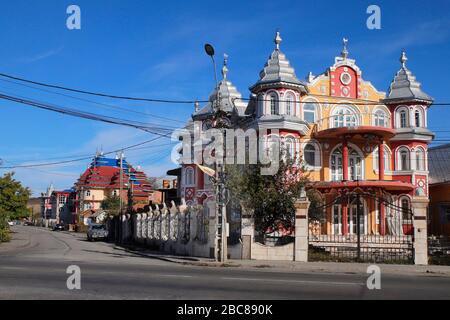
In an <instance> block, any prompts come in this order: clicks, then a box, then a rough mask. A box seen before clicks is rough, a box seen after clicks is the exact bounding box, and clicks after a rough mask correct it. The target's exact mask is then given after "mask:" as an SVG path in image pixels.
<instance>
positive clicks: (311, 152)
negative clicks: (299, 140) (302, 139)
mask: <svg viewBox="0 0 450 320" xmlns="http://www.w3.org/2000/svg"><path fill="white" fill-rule="evenodd" d="M304 158H305V162H306V164H307V165H308V166H312V167H314V166H316V147H315V146H314V145H312V144H307V145H306V147H305V151H304Z"/></svg>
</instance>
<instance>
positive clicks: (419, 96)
mask: <svg viewBox="0 0 450 320" xmlns="http://www.w3.org/2000/svg"><path fill="white" fill-rule="evenodd" d="M407 61H408V58H407V57H406V52H405V51H402V55H401V57H400V62H401V64H402V68H401V69H400V70H399V71H398V72H397V75H396V76H395V78H394V80H393V81H392V84H391V87H390V90H389V94H388V97H387V98H386V99H385V101H386V102H391V101H392V102H394V101H397V100H398V101H410V100H424V101H427V102H433V98H432V97H431V96H429V95H428V94H426V93H425V92H423V91H422V89H421V84H420V82H418V81H417V80H416V77H415V76H414V75H413V74H412V72H411V71H410V70H408V68H407V67H406V62H407Z"/></svg>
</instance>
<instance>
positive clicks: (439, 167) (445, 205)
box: [428, 144, 450, 236]
mask: <svg viewBox="0 0 450 320" xmlns="http://www.w3.org/2000/svg"><path fill="white" fill-rule="evenodd" d="M428 163H429V167H430V211H429V217H430V223H429V226H430V228H429V232H430V234H431V235H434V236H450V144H446V145H442V146H438V147H434V148H430V150H429V153H428Z"/></svg>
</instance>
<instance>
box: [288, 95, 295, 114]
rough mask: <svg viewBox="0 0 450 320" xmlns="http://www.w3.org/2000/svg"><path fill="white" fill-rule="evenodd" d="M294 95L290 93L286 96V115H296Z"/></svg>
mask: <svg viewBox="0 0 450 320" xmlns="http://www.w3.org/2000/svg"><path fill="white" fill-rule="evenodd" d="M294 101H295V100H294V97H293V96H292V94H289V95H288V96H287V97H286V115H288V116H293V115H294V113H295V112H294V105H295V103H294Z"/></svg>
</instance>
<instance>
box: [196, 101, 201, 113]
mask: <svg viewBox="0 0 450 320" xmlns="http://www.w3.org/2000/svg"><path fill="white" fill-rule="evenodd" d="M199 111H200V103H198V101H195V112H199Z"/></svg>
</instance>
